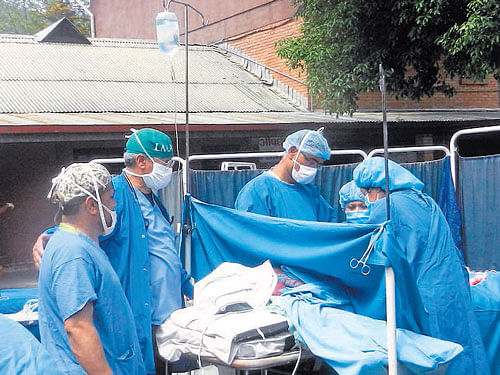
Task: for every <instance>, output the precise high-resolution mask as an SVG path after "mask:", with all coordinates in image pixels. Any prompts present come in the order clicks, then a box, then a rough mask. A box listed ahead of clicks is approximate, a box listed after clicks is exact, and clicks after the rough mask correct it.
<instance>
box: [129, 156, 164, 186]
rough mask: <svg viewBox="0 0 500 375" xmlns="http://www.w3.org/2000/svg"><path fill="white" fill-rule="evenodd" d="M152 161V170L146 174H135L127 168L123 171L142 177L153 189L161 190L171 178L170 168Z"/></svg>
mask: <svg viewBox="0 0 500 375" xmlns="http://www.w3.org/2000/svg"><path fill="white" fill-rule="evenodd" d="M152 161H153V170H152V171H151V173H148V174H137V173H134V172H132V171H130V170H128V169H125V172H126V173H128V174H131V175H132V176H136V177H142V179H143V180H144V183H145V184H146V186H147V187H148V188H150V189H151V190H153V191H158V190H161V189H163V188H165V187H167V186H168V184H169V183H170V181H171V180H172V168H170V167H167V166H166V165H163V164H160V163H157V162H155V161H154V160H152Z"/></svg>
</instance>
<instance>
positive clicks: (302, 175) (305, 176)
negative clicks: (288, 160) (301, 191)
mask: <svg viewBox="0 0 500 375" xmlns="http://www.w3.org/2000/svg"><path fill="white" fill-rule="evenodd" d="M312 133H314V131H313V130H311V131H309V132H308V133H307V134H306V135H305V136H304V138H302V141H301V142H300V145H299V149H298V150H297V155H295V158H294V159H293V167H292V178H293V179H294V180H295V182H297V183H299V184H310V183H311V182H313V180H314V177H315V176H316V173H317V172H318V168H313V167H308V166H307V165H302V164H300V163H299V162H298V161H297V158H298V157H299V155H300V151H301V149H302V145H303V144H304V142H305V141H306V139H307V138H308V137H309V135H311V134H312ZM295 164H297V165H298V166H299V170H298V171H297V170H296V169H295Z"/></svg>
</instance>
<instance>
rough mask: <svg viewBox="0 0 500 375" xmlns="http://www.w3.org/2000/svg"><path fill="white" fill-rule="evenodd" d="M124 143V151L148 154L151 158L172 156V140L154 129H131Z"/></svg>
mask: <svg viewBox="0 0 500 375" xmlns="http://www.w3.org/2000/svg"><path fill="white" fill-rule="evenodd" d="M131 131H132V133H133V134H132V135H130V136H129V139H128V141H127V144H126V145H125V152H130V153H133V154H142V155H148V156H150V157H152V158H163V159H166V158H171V157H172V156H174V151H173V148H172V140H171V139H170V137H169V136H168V135H166V134H165V133H162V132H161V131H159V130H156V129H150V128H144V129H141V130H135V129H131Z"/></svg>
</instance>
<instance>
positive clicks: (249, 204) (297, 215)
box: [235, 172, 338, 222]
mask: <svg viewBox="0 0 500 375" xmlns="http://www.w3.org/2000/svg"><path fill="white" fill-rule="evenodd" d="M235 208H236V209H237V210H240V211H247V212H253V213H256V214H261V215H267V216H274V217H281V218H285V219H296V220H308V221H323V222H337V221H338V220H337V213H336V212H335V210H334V209H333V208H332V207H331V206H330V205H329V204H328V202H327V201H326V200H325V199H324V198H323V197H322V196H321V193H320V191H319V188H318V187H317V186H316V185H313V184H288V183H286V182H283V181H281V180H280V179H279V178H277V177H276V176H274V175H272V174H271V173H270V172H264V173H262V174H261V175H260V176H257V177H255V178H254V179H253V180H251V181H249V182H248V183H247V184H246V185H245V186H244V187H243V189H241V191H240V193H239V194H238V197H237V198H236V202H235Z"/></svg>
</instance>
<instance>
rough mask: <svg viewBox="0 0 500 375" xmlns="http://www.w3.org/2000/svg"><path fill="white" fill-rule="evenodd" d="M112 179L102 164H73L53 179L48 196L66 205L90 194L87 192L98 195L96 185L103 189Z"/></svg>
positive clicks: (55, 201)
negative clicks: (74, 199)
mask: <svg viewBox="0 0 500 375" xmlns="http://www.w3.org/2000/svg"><path fill="white" fill-rule="evenodd" d="M110 181H111V175H110V174H109V172H108V170H107V169H106V168H105V167H103V166H102V165H101V164H97V163H75V164H71V165H70V166H69V167H67V168H63V169H62V170H61V173H59V175H58V176H57V177H55V178H53V179H52V189H51V190H50V192H49V196H48V198H49V199H51V200H52V201H53V202H54V203H59V204H61V205H64V204H65V203H67V202H69V201H70V200H72V199H73V198H77V197H85V196H88V193H87V192H89V193H91V194H94V195H96V186H97V189H98V190H101V191H102V190H104V189H105V188H106V186H108V184H109V183H110Z"/></svg>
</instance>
